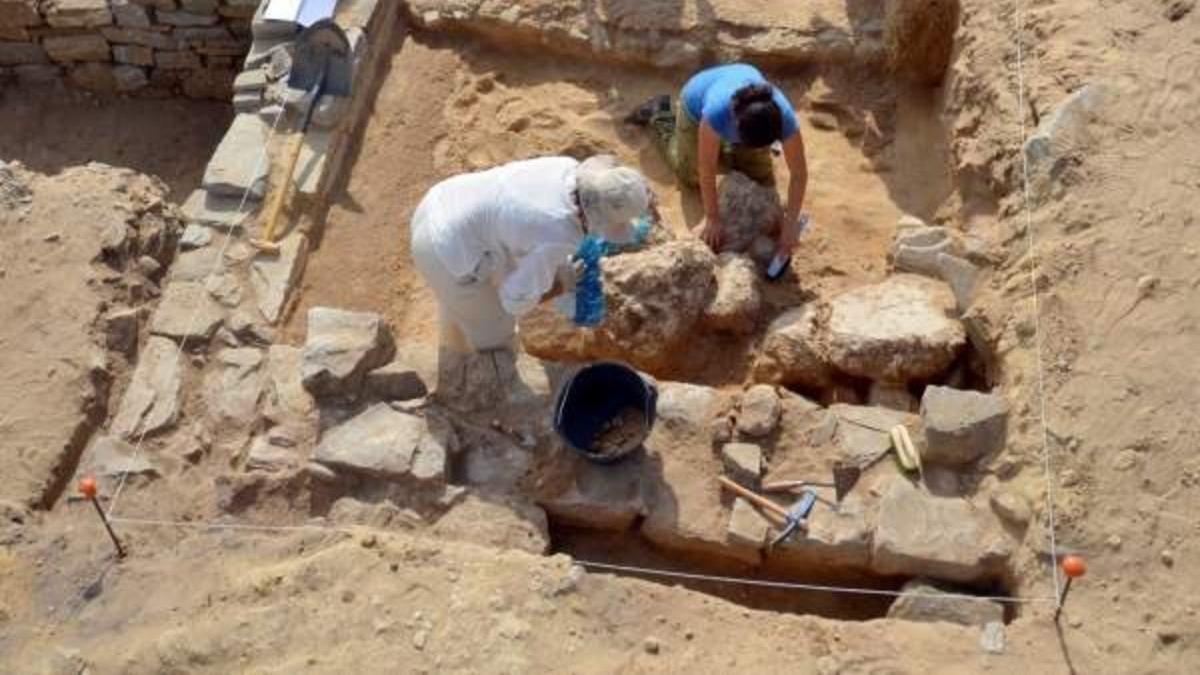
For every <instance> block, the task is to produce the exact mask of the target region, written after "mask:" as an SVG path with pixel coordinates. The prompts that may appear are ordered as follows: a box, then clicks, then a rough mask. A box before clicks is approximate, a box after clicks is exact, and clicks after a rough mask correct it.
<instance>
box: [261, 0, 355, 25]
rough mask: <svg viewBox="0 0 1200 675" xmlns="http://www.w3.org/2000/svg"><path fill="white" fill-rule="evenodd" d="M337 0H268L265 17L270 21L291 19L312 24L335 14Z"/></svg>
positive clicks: (302, 23) (264, 12)
mask: <svg viewBox="0 0 1200 675" xmlns="http://www.w3.org/2000/svg"><path fill="white" fill-rule="evenodd" d="M336 7H337V0H268V3H267V8H266V9H265V10H263V18H264V19H267V20H269V21H291V22H293V23H298V24H300V25H301V26H311V25H312V24H314V23H316V22H318V21H320V20H321V19H328V18H330V17H332V16H333V10H334V8H336Z"/></svg>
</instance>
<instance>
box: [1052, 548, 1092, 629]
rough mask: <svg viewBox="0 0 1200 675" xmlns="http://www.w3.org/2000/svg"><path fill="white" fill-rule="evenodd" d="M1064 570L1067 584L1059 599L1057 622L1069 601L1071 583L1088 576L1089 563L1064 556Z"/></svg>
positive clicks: (1056, 614)
mask: <svg viewBox="0 0 1200 675" xmlns="http://www.w3.org/2000/svg"><path fill="white" fill-rule="evenodd" d="M1062 569H1063V574H1066V575H1067V584H1066V585H1065V586H1063V590H1062V595H1060V596H1059V598H1058V608H1057V609H1055V610H1054V620H1055V621H1058V615H1060V614H1062V608H1063V603H1065V602H1066V601H1067V593H1070V592H1071V582H1072V581H1074V580H1075V577H1081V576H1083V575H1085V574H1087V561H1086V560H1084V559H1083V558H1081V557H1079V556H1077V555H1068V556H1063V559H1062Z"/></svg>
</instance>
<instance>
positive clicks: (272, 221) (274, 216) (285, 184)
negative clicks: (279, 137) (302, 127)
mask: <svg viewBox="0 0 1200 675" xmlns="http://www.w3.org/2000/svg"><path fill="white" fill-rule="evenodd" d="M303 147H304V134H303V133H297V134H294V135H293V136H292V138H291V144H290V145H289V146H288V150H287V156H286V157H285V158H284V159H285V161H286V163H285V164H284V168H283V175H282V176H281V177H280V181H279V185H278V186H277V187H276V188H275V194H274V195H273V196H272V199H271V205H270V207H269V208H268V209H267V226H266V227H265V228H264V229H263V241H265V242H268V243H273V242H274V241H275V231H276V230H277V229H278V228H279V216H280V214H282V213H283V205H284V203H285V202H287V196H288V193H289V192H291V187H292V174H293V173H295V172H296V163H297V162H299V161H300V150H301V149H302V148H303Z"/></svg>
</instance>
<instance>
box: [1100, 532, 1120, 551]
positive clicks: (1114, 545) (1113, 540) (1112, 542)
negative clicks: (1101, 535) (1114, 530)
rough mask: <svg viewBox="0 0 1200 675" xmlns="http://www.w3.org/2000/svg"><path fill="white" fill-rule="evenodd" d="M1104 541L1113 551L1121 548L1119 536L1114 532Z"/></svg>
mask: <svg viewBox="0 0 1200 675" xmlns="http://www.w3.org/2000/svg"><path fill="white" fill-rule="evenodd" d="M1104 543H1105V544H1107V545H1108V547H1109V548H1110V549H1112V550H1114V551H1120V550H1121V537H1120V536H1119V535H1115V534H1114V535H1112V536H1111V537H1109V538H1108V539H1106V540H1105V541H1104Z"/></svg>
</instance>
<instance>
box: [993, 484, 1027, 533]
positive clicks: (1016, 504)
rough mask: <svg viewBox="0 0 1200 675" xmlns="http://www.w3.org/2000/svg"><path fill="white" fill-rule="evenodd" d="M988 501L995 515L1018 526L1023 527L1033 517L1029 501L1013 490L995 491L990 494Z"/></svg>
mask: <svg viewBox="0 0 1200 675" xmlns="http://www.w3.org/2000/svg"><path fill="white" fill-rule="evenodd" d="M990 503H991V505H992V510H993V511H995V512H996V515H998V516H1000V517H1001V518H1003V519H1004V520H1005V521H1007V522H1009V523H1012V524H1013V525H1017V526H1019V527H1024V526H1025V525H1026V524H1028V523H1029V519H1030V518H1032V517H1033V512H1032V511H1031V509H1030V508H1029V502H1028V501H1027V500H1026V499H1025V498H1024V497H1022V496H1021V495H1019V494H1017V493H1015V492H1009V491H1000V492H996V493H994V494H993V495H992V497H991V500H990Z"/></svg>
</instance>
